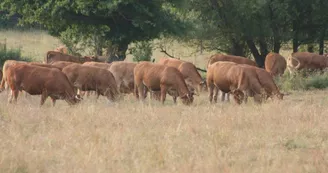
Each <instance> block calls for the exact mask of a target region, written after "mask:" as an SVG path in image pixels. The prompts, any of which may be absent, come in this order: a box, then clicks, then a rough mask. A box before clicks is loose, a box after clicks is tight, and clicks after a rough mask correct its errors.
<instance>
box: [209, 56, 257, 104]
mask: <svg viewBox="0 0 328 173" xmlns="http://www.w3.org/2000/svg"><path fill="white" fill-rule="evenodd" d="M217 61H230V62H234V63H237V64H248V65H252V66H255V67H257V64H256V63H255V62H254V61H252V60H250V59H247V58H245V57H242V56H235V55H224V54H214V55H212V56H211V57H210V59H209V60H208V63H207V67H208V66H209V65H211V64H213V63H214V62H217ZM225 95H226V93H224V92H222V98H221V100H222V101H224V98H225ZM227 99H228V101H229V93H227Z"/></svg>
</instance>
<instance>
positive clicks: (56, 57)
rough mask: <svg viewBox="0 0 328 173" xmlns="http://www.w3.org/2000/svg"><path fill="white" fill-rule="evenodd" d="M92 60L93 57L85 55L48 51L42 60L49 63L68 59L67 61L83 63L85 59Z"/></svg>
mask: <svg viewBox="0 0 328 173" xmlns="http://www.w3.org/2000/svg"><path fill="white" fill-rule="evenodd" d="M92 60H93V59H90V58H89V57H87V56H84V57H76V56H72V55H67V54H63V53H61V52H56V51H48V52H47V55H46V57H45V61H44V62H45V63H46V64H49V63H51V62H54V61H69V62H75V63H84V62H86V61H92Z"/></svg>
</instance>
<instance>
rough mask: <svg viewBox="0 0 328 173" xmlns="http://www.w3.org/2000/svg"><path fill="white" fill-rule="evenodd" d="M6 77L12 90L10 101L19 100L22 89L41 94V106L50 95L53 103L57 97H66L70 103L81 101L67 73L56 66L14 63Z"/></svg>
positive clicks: (32, 93)
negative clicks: (47, 66)
mask: <svg viewBox="0 0 328 173" xmlns="http://www.w3.org/2000/svg"><path fill="white" fill-rule="evenodd" d="M6 78H7V82H8V85H9V87H10V89H11V91H12V95H11V97H10V98H9V102H10V103H11V102H13V101H14V102H15V103H16V102H17V97H18V92H19V91H21V90H24V91H25V92H27V93H29V94H31V95H41V102H40V105H41V106H42V105H43V104H44V102H45V100H46V99H47V97H48V96H49V97H50V98H51V99H52V101H53V105H55V102H56V100H57V99H64V100H65V101H66V102H67V103H69V104H70V105H73V104H76V103H78V102H79V101H80V98H79V97H78V96H77V95H76V93H75V91H74V88H73V86H72V85H71V83H70V82H69V81H68V79H67V77H66V76H65V74H64V73H62V72H61V71H60V70H58V69H56V68H46V67H41V66H35V65H30V64H14V65H12V66H10V67H8V70H7V72H6ZM13 99H14V100H13Z"/></svg>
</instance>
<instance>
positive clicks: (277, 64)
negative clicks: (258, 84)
mask: <svg viewBox="0 0 328 173" xmlns="http://www.w3.org/2000/svg"><path fill="white" fill-rule="evenodd" d="M264 64H265V70H266V71H267V72H269V73H270V74H271V75H272V76H282V75H283V74H284V72H285V70H286V66H287V62H286V60H285V58H284V57H283V56H281V55H280V54H278V53H274V52H270V53H269V54H268V55H267V56H266V57H265V62H264Z"/></svg>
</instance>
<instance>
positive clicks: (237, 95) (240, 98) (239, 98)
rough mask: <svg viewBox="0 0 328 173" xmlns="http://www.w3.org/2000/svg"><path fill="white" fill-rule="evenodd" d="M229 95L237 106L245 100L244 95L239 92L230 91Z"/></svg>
mask: <svg viewBox="0 0 328 173" xmlns="http://www.w3.org/2000/svg"><path fill="white" fill-rule="evenodd" d="M231 94H232V95H233V98H234V100H235V102H236V103H237V104H239V105H240V104H241V103H242V102H243V100H244V98H245V94H244V93H243V92H242V91H240V90H237V89H236V90H233V91H231Z"/></svg>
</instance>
